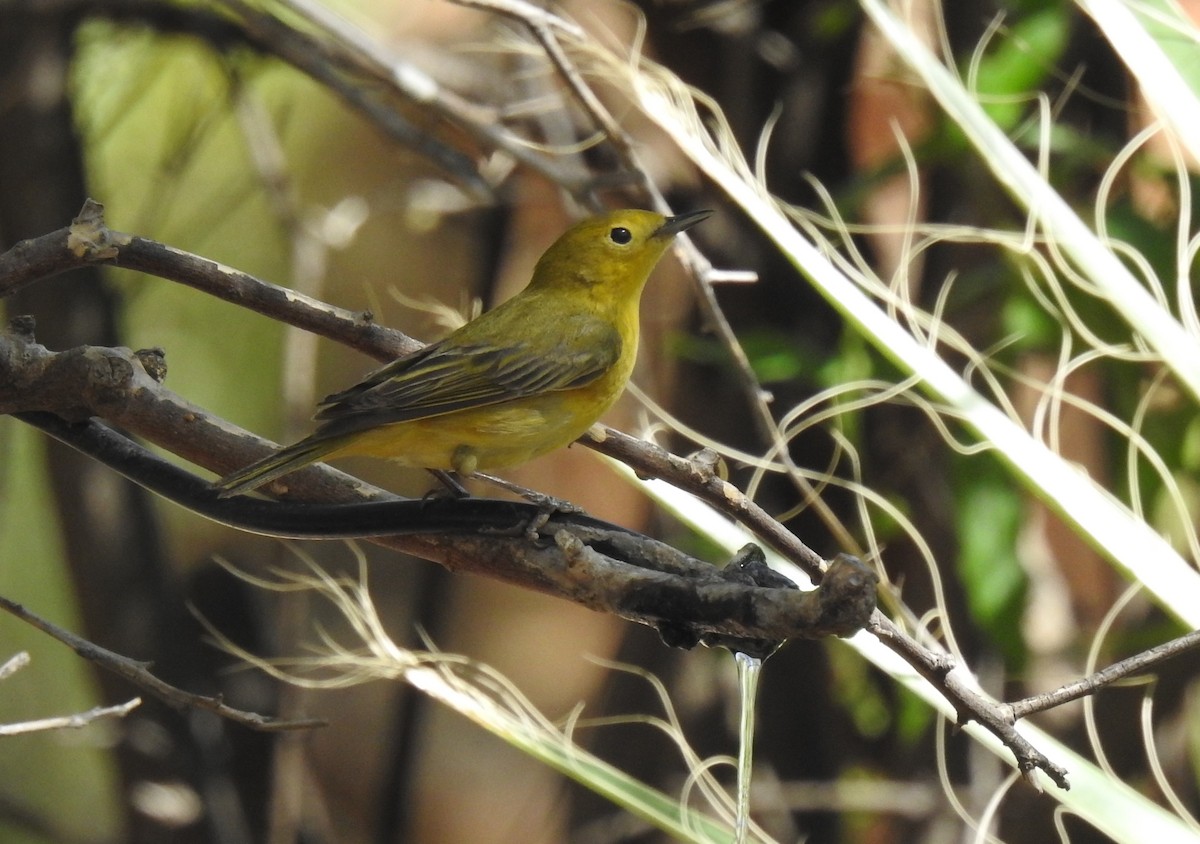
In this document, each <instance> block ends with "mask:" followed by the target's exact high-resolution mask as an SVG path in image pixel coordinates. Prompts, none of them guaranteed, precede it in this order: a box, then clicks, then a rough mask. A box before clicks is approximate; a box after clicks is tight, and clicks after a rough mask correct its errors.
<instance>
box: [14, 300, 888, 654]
mask: <svg viewBox="0 0 1200 844" xmlns="http://www.w3.org/2000/svg"><path fill="white" fill-rule="evenodd" d="M15 327H16V328H18V329H20V330H21V331H25V332H26V333H25V334H22V333H12V334H7V335H0V384H4V385H5V387H4V388H3V389H0V412H6V413H12V414H16V415H17V416H18V418H20V419H22V421H25V422H27V423H29V424H32V425H35V426H36V427H38V428H40V429H42V430H44V431H46V432H47V433H49V434H50V435H52V436H54V437H55V438H57V439H59V440H61V441H63V442H65V443H67V444H68V445H71V446H73V447H75V448H77V449H79V450H81V451H84V452H85V453H88V454H90V455H92V456H93V457H95V458H96V459H98V460H100V461H101V462H104V463H106V464H107V465H110V466H112V467H113V468H114V469H116V470H117V471H119V472H121V473H122V474H124V475H126V476H127V477H129V478H130V479H132V480H134V481H136V482H138V483H140V484H142V485H144V486H146V487H147V488H149V489H151V490H152V491H154V492H157V493H159V494H160V495H163V496H165V497H167V498H170V499H171V500H173V501H176V502H177V503H179V504H181V505H182V506H185V507H188V508H189V509H192V510H194V511H196V512H198V513H201V514H202V515H205V516H207V517H209V518H212V519H215V520H217V521H222V522H225V523H227V524H231V525H234V526H237V527H240V528H242V529H245V530H251V531H255V532H259V533H268V534H272V535H276V536H288V537H308V538H326V539H329V538H349V537H360V538H362V537H372V538H375V540H376V541H378V542H379V543H380V544H382V545H385V546H387V547H390V548H393V549H395V550H399V551H405V552H407V553H410V554H413V555H415V556H419V557H422V558H424V559H428V560H431V561H434V562H438V563H441V564H442V565H444V566H446V567H447V568H449V569H451V570H453V571H470V572H474V573H477V574H483V575H485V576H489V577H493V578H497V579H501V580H505V581H507V582H509V583H513V584H515V585H519V586H522V587H524V588H531V589H536V590H538V591H542V592H547V593H550V594H553V595H556V596H559V597H563V598H567V599H568V600H572V601H574V602H576V603H580V604H583V605H585V606H588V607H589V608H591V609H595V610H599V611H603V612H610V613H614V614H616V615H619V616H621V617H624V618H627V619H630V620H633V621H638V622H641V623H645V624H649V625H651V626H654V627H656V628H658V629H660V630H662V631H664V632H667V631H669V634H668V635H669V637H670V639H671V641H672V643H673V644H685V645H693V644H696V643H697V642H703V641H709V637H710V636H717V637H722V638H721V639H720V641H721V643H722V644H731V645H733V644H736V643H734V642H732V641H731V639H749V640H753V641H751V642H747V643H746V647H747V648H753V647H756V646H757V643H758V642H759V641H760V640H776V641H782V640H784V639H788V638H794V637H800V638H815V637H819V636H827V635H848V634H849V633H852V632H854V631H855V630H857V629H859V628H861V626H862V625H863V624H864V623H865V622H866V619H867V618H868V616H869V615H870V612H871V610H872V609H873V608H874V597H875V588H874V577H873V575H872V574H871V573H870V571H869V570H867V569H866V568H865V567H863V566H862V565H861V564H859V563H856V562H854V563H851V562H848V561H847V562H844V563H843V564H842V568H843V570H844V574H843V575H841V576H839V578H836V579H835V580H831V581H830V582H829V583H827V584H825V586H823V587H822V589H820V590H816V591H814V592H807V593H802V592H799V591H796V590H794V589H785V588H781V587H779V586H777V585H772V586H769V587H765V588H764V587H759V586H755V585H753V581H752V580H751V581H749V582H748V581H747V579H746V574H745V570H744V568H737V569H717V568H715V567H713V566H711V565H708V564H706V563H703V562H701V561H699V560H695V559H693V558H691V557H688V556H687V555H684V554H682V553H680V552H678V551H676V550H675V549H673V548H671V547H670V546H667V545H665V544H663V543H660V542H657V541H656V540H653V539H651V538H649V537H645V536H641V535H640V534H636V533H633V532H630V531H627V530H625V529H623V528H619V527H616V526H614V525H608V524H605V523H603V522H600V521H598V520H595V519H591V518H588V517H584V516H580V515H575V514H554V515H552V516H550V517H549V518H548V519H546V520H545V521H544V523H541V524H540V525H539V527H538V536H539V540H540V541H530V540H529V539H528V538H527V537H526V531H525V526H526V525H529V524H531V523H534V520H538V517H539V512H538V510H537V508H536V507H533V506H532V505H524V504H519V503H514V502H507V501H487V500H477V499H471V500H467V501H441V502H428V501H422V500H409V499H399V498H396V497H394V496H389V495H388V494H386V493H384V492H383V491H381V490H375V489H373V488H370V487H368V486H366V485H365V484H363V483H361V482H360V481H357V480H355V479H353V478H350V477H349V476H347V475H344V474H343V473H341V472H337V471H335V470H332V469H329V468H327V467H323V466H322V467H309V468H308V469H305V470H303V471H301V472H298V473H295V474H293V475H292V476H291V477H289V479H288V486H287V495H288V497H289V498H290V499H295V500H289V501H286V502H272V501H262V500H256V499H251V498H246V497H239V498H235V499H220V498H218V497H217V496H216V494H215V492H214V491H213V490H212V489H211V487H210V486H209V484H208V483H207V482H206V481H204V480H203V479H201V478H199V477H196V476H194V475H191V474H190V473H187V472H185V471H183V470H181V469H179V468H178V467H176V466H174V465H172V464H170V463H168V462H167V461H164V460H161V459H160V458H157V457H155V456H154V455H152V454H151V453H149V452H148V451H146V450H144V449H142V448H141V447H140V446H138V445H137V444H136V443H134V442H132V441H131V440H129V439H127V438H126V437H124V436H123V435H121V434H118V433H117V432H116V431H114V430H112V429H111V428H108V427H107V426H105V425H102V424H101V423H99V422H97V421H95V420H93V419H90V418H89V417H90V416H93V415H100V416H103V417H104V418H106V419H108V420H109V421H110V422H112V423H113V424H115V425H117V426H119V427H121V428H122V429H124V430H127V431H130V432H131V433H134V434H137V435H139V436H144V437H146V438H147V439H149V440H151V441H153V442H155V443H156V444H158V445H160V446H162V447H164V448H166V449H168V450H169V451H171V452H173V453H176V454H179V455H180V456H183V457H186V458H187V459H189V460H191V461H192V462H195V463H198V464H200V465H204V466H207V467H208V468H211V469H214V470H216V471H226V470H228V469H229V468H230V467H232V466H236V465H240V463H242V462H243V461H244V460H245V459H248V458H249V457H252V456H253V455H256V454H261V453H262V452H263V451H265V450H266V449H267V448H269V446H268V445H267V444H266V443H264V442H263V441H261V440H258V438H256V437H253V436H252V435H250V434H247V433H245V432H242V431H239V430H238V429H236V428H235V427H234V426H231V425H229V424H228V423H226V422H224V421H223V420H218V419H214V418H213V417H211V416H210V415H208V414H207V413H205V412H204V411H203V410H202V409H200V408H198V407H195V406H192V405H190V404H188V403H187V402H186V401H185V400H183V399H182V398H181V397H179V396H177V395H175V394H173V393H171V392H170V391H169V390H167V389H166V388H165V387H163V386H162V385H161V384H159V383H158V382H157V381H156V380H155V378H154V377H152V376H151V375H150V374H149V373H148V372H147V371H146V368H145V366H143V359H149V360H150V361H152V368H153V369H155V370H157V371H161V367H160V366H159V364H160V363H161V360H160V358H159V357H158V356H157V354H155V353H146V352H142V353H134V352H130V351H128V350H123V349H103V348H95V347H82V348H79V349H72V350H68V351H66V352H61V353H54V352H49V351H47V350H46V349H44V348H42V347H41V346H38V345H37V344H36V343H34V342H32V340H31V338H30V337H29V336H28V334H27V331H28V328H29V326H28V323H23V322H18V324H17V325H16V326H15ZM139 354H140V357H139ZM81 419H82V420H85V421H75V422H72V421H70V420H81ZM306 498H307V499H309V502H308V503H306V502H304V500H303V499H306ZM313 501H322V502H326V503H320V504H318V503H311V502H313ZM538 521H540V520H538ZM835 581H836V582H835Z"/></svg>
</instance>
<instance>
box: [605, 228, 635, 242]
mask: <svg viewBox="0 0 1200 844" xmlns="http://www.w3.org/2000/svg"><path fill="white" fill-rule="evenodd" d="M608 236H609V238H610V239H611V240H612V242H613V243H617V244H620V245H621V246H624V245H625V244H626V243H628V242H629V241H631V240H633V233H632V232H631V231H629V229H627V228H625V227H624V226H617V227H616V228H615V229H613V230H612V231H610V232H609V233H608Z"/></svg>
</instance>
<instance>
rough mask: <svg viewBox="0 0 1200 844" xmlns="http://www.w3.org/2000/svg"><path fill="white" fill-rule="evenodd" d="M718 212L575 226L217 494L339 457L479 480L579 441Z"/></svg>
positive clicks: (337, 397) (620, 384)
mask: <svg viewBox="0 0 1200 844" xmlns="http://www.w3.org/2000/svg"><path fill="white" fill-rule="evenodd" d="M711 213H712V212H711V211H694V212H691V213H688V214H680V215H678V216H675V217H664V216H662V215H661V214H656V213H654V212H651V211H637V210H625V211H613V212H611V213H608V214H603V215H601V216H598V217H593V218H592V219H589V220H585V221H583V222H581V223H579V224H577V225H575V226H574V227H572V228H571V229H569V230H568V231H567V232H566V233H564V234H563V235H562V236H561V237H560V238H559V239H558V240H556V241H555V242H554V244H553V245H552V246H551V247H550V248H549V249H547V250H546V252H545V254H544V255H542V257H541V259H539V260H538V263H537V266H536V267H535V268H534V271H533V278H532V280H531V281H530V282H529V285H528V286H527V287H526V288H525V289H524V290H522V291H521V292H520V293H518V294H517V295H516V296H514V297H513V298H512V299H509V300H508V301H507V302H505V303H504V304H502V305H500V306H499V307H497V308H495V309H493V310H491V311H488V312H487V313H485V314H483V315H482V316H480V317H478V318H477V319H474V320H472V321H471V322H468V323H467V324H466V325H464V326H462V327H461V328H459V329H458V330H456V331H454V332H453V333H451V334H449V335H448V336H446V337H445V338H443V339H442V340H439V341H438V342H436V343H432V344H430V345H429V346H426V347H425V348H423V349H420V350H418V351H416V352H413V353H412V354H409V355H406V356H404V357H402V358H398V359H397V360H395V361H392V362H391V363H389V364H387V365H386V366H384V367H382V368H381V369H378V370H376V371H375V372H372V373H371V374H370V375H368V376H367V377H366V378H365V379H363V380H362V381H361V382H360V383H358V384H356V385H354V386H353V387H351V388H349V389H348V390H343V391H342V392H340V393H335V394H333V395H331V396H328V397H327V398H325V399H324V401H322V402H321V405H320V408H319V410H318V412H317V414H316V419H318V420H319V421H320V422H321V424H320V425H319V426H318V427H317V430H316V431H315V432H314V433H313V434H312V435H310V436H308V437H306V438H305V439H303V440H300V441H299V442H297V443H295V444H294V445H290V446H287V447H286V448H282V449H280V450H279V451H277V452H275V453H274V454H271V455H269V456H267V457H265V458H263V459H262V460H259V461H257V462H256V463H252V464H250V465H249V466H246V467H244V468H242V469H239V470H237V471H236V472H233V473H232V474H230V475H227V476H226V477H224V478H222V479H221V480H219V481H217V483H216V486H217V488H218V489H219V490H220V495H221V496H222V497H226V496H230V495H236V494H238V493H241V492H247V491H249V490H252V489H255V488H257V487H259V486H261V485H263V484H265V483H269V482H270V481H273V480H275V479H276V478H279V477H282V476H283V475H286V474H288V473H289V472H293V471H295V470H296V469H299V468H301V467H303V466H307V465H308V464H310V463H314V462H316V461H318V460H326V459H330V458H335V457H347V456H355V455H360V456H369V457H381V458H387V459H390V460H393V461H395V462H397V463H400V464H401V465H404V466H411V467H414V468H424V469H435V470H453V471H455V472H457V473H459V474H460V475H463V476H470V475H472V474H474V473H475V472H480V471H487V470H492V469H502V468H505V467H508V466H515V465H517V464H520V463H524V462H525V461H527V460H531V459H533V458H534V457H537V456H539V455H541V454H545V453H546V452H548V451H552V450H554V449H556V448H559V447H561V446H564V445H567V444H568V443H570V442H572V441H574V440H575V439H577V438H578V437H580V436H581V435H582V434H583V433H584V432H585V431H587V429H588V428H589V427H591V425H592V423H594V422H595V421H596V420H597V419H599V418H600V416H601V414H603V413H604V412H605V411H606V410H608V408H609V407H611V406H612V405H613V403H614V402H615V401H616V400H617V398H618V396H620V395H621V392H622V390H624V388H625V384H626V382H627V381H628V380H629V376H630V374H631V373H632V371H633V364H634V360H635V358H636V357H637V344H638V304H639V302H640V300H641V295H642V288H644V287H645V285H646V280H647V279H648V278H649V276H650V272H651V271H652V270H653V269H654V267H655V265H656V264H657V263H658V261H659V259H660V258H661V257H662V256H663V253H665V252H666V250H667V248H668V247H669V246H670V245H671V242H672V241H673V240H674V239H675V236H676V235H677V234H679V233H680V232H682V231H683V230H684V229H686V228H688V227H689V226H692V225H695V224H696V223H698V222H700V221H701V220H703V219H704V218H706V217H708V216H709V214H711Z"/></svg>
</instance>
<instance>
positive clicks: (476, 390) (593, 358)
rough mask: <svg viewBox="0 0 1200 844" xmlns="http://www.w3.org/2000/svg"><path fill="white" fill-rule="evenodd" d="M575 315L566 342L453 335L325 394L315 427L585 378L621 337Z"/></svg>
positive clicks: (366, 422) (334, 427) (352, 427)
mask: <svg viewBox="0 0 1200 844" xmlns="http://www.w3.org/2000/svg"><path fill="white" fill-rule="evenodd" d="M573 322H576V323H577V324H575V325H572V326H570V327H571V328H572V329H574V330H573V331H571V332H570V333H565V336H569V337H571V338H572V339H571V342H570V343H569V344H564V343H561V342H558V341H557V340H551V341H546V340H541V341H539V340H538V339H537V338H520V339H518V340H516V341H515V342H511V343H508V344H506V345H504V346H498V345H495V344H492V343H488V342H473V343H469V342H461V341H459V342H451V341H452V340H454V335H451V337H449V338H447V339H446V340H443V341H441V342H438V343H434V344H432V345H429V346H426V347H425V348H424V349H420V350H418V351H416V352H414V353H412V354H411V355H407V356H405V357H402V358H399V359H398V360H395V361H393V362H392V363H390V364H388V365H387V366H384V367H383V368H381V369H379V370H376V371H375V372H373V373H371V375H369V376H367V378H366V379H364V380H363V381H362V382H361V383H359V384H357V385H355V386H353V387H351V388H350V389H348V390H344V391H343V392H340V393H335V394H334V395H331V396H328V397H327V398H326V399H325V400H324V401H323V402H322V403H321V409H320V411H319V412H318V413H317V415H316V418H317V419H319V420H322V421H323V422H324V423H325V424H324V425H322V426H321V427H320V429H319V430H318V432H317V434H318V435H322V436H338V435H341V434H346V433H351V432H354V431H361V430H364V429H366V428H373V427H375V426H377V425H389V424H392V423H395V422H407V421H411V420H413V419H423V418H427V417H431V416H440V415H442V414H446V413H451V412H453V411H456V410H466V409H469V408H475V407H483V406H485V405H490V404H497V403H500V402H505V401H511V400H513V399H518V398H523V397H526V396H533V395H540V394H542V393H547V392H553V391H556V390H569V389H572V388H575V387H582V386H584V385H586V384H589V383H591V382H592V381H594V380H595V379H597V378H599V377H600V376H601V375H603V374H604V373H605V372H606V371H608V369H609V368H610V367H611V366H612V365H613V364H614V363H615V362H616V361H617V359H618V357H620V354H621V337H620V334H619V332H618V331H617V329H616V328H615V327H613V326H611V325H607V324H605V323H604V322H602V321H600V320H575V321H573ZM463 339H465V338H463Z"/></svg>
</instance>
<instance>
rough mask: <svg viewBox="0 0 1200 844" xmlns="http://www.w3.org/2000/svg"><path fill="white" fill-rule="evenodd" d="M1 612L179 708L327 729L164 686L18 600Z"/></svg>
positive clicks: (262, 724)
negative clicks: (34, 628) (277, 717)
mask: <svg viewBox="0 0 1200 844" xmlns="http://www.w3.org/2000/svg"><path fill="white" fill-rule="evenodd" d="M0 609H3V610H5V611H7V612H8V613H10V614H11V615H14V616H16V617H17V618H19V619H21V620H22V621H24V622H26V623H27V624H29V625H31V626H33V627H36V628H37V629H38V630H41V631H42V632H43V633H45V634H46V635H48V636H51V637H53V638H55V639H57V640H58V641H60V642H62V643H63V644H64V645H66V646H67V647H69V648H70V649H71V650H73V651H75V653H77V654H79V655H80V656H81V657H83V658H84V659H86V660H87V661H88V662H92V663H95V664H96V665H97V666H99V667H100V668H103V669H104V670H105V671H110V672H112V673H113V674H116V675H117V676H119V677H124V678H125V679H126V680H128V681H129V682H130V683H132V684H133V685H135V686H136V687H138V688H139V689H142V690H143V691H145V692H147V693H148V694H152V695H154V696H155V697H157V698H158V699H159V700H161V701H163V702H164V703H166V704H168V705H170V706H173V707H174V708H176V709H179V710H187V709H205V710H208V711H209V712H213V713H216V714H217V715H220V716H221V717H222V718H227V719H229V720H230V721H234V722H235V723H238V724H241V725H243V726H246V727H249V728H251V729H253V730H262V731H265V732H278V731H280V730H308V729H312V728H313V727H322V726H325V724H326V723H327V722H326V721H324V720H323V719H320V718H300V719H295V720H288V721H283V720H278V719H275V718H271V717H270V716H268V715H260V714H258V713H256V712H246V711H244V710H241V709H234V708H233V707H232V706H227V705H226V704H225V702H224V701H222V700H221V699H220V698H219V697H210V696H208V695H198V694H193V693H192V692H188V691H184V690H183V689H180V688H178V687H177V686H172V685H171V684H170V683H164V682H163V681H162V680H160V679H158V678H157V677H155V676H154V675H153V674H152V673H150V669H149V666H148V665H147V664H146V663H144V662H138V661H137V660H133V659H130V658H129V657H126V656H122V655H121V654H118V653H113V652H112V651H110V650H108V649H107V648H102V647H100V646H99V645H97V644H95V643H93V642H89V641H88V640H87V639H84V638H83V637H81V636H77V635H75V634H74V633H72V632H71V631H69V630H65V629H63V628H62V627H59V626H58V625H57V624H54V623H53V622H51V621H48V620H46V619H44V618H42V617H41V616H40V615H38V614H37V613H34V612H32V611H31V610H28V609H26V608H25V607H24V606H22V605H21V604H18V603H17V602H16V601H11V600H9V599H8V598H5V597H3V596H0Z"/></svg>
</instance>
